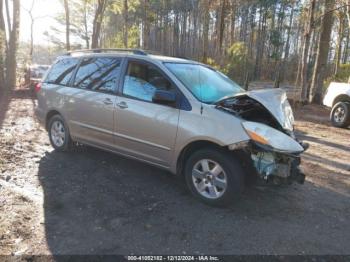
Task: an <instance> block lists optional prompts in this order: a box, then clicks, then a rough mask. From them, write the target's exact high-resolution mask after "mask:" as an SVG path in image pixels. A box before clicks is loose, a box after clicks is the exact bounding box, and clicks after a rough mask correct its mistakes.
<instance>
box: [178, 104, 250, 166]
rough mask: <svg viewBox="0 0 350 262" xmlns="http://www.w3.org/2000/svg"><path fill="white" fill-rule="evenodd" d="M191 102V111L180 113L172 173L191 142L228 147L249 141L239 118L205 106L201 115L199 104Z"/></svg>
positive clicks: (213, 107) (210, 106)
mask: <svg viewBox="0 0 350 262" xmlns="http://www.w3.org/2000/svg"><path fill="white" fill-rule="evenodd" d="M191 102H192V103H191V104H192V107H193V109H192V111H182V110H181V112H180V118H179V126H178V134H177V139H176V147H175V152H174V154H175V156H174V161H173V163H172V168H173V171H174V170H175V169H176V163H177V159H178V157H179V155H180V153H181V151H182V150H183V149H184V148H185V147H186V146H187V145H189V144H190V143H192V142H195V141H208V142H212V143H215V144H217V145H219V146H228V145H230V144H235V143H239V142H242V141H247V140H249V137H248V135H247V133H246V132H245V131H244V129H243V127H242V124H241V120H240V119H239V118H237V117H235V116H233V115H231V114H229V113H227V112H224V111H221V110H219V109H216V108H215V106H212V105H207V104H203V113H201V106H200V103H196V105H194V103H193V101H191Z"/></svg>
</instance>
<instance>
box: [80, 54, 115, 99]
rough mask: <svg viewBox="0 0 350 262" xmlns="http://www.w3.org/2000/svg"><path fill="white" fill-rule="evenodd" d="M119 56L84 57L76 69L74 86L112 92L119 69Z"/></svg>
mask: <svg viewBox="0 0 350 262" xmlns="http://www.w3.org/2000/svg"><path fill="white" fill-rule="evenodd" d="M120 62H121V60H120V59H119V58H103V57H101V58H86V59H84V60H83V61H82V62H81V64H80V66H79V69H78V72H77V75H76V77H75V80H74V86H75V87H79V88H84V89H89V90H95V91H104V92H113V91H114V90H115V89H116V87H117V80H118V76H119V70H120Z"/></svg>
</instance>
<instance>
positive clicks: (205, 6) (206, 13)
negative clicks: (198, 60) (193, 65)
mask: <svg viewBox="0 0 350 262" xmlns="http://www.w3.org/2000/svg"><path fill="white" fill-rule="evenodd" d="M202 1H203V9H204V25H203V55H202V61H203V63H207V60H208V44H209V20H210V16H209V0H202Z"/></svg>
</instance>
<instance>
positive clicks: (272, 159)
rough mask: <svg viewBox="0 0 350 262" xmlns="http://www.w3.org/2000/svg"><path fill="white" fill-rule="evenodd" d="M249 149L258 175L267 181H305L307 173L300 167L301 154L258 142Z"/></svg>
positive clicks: (304, 146) (275, 182)
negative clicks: (269, 146) (268, 147)
mask: <svg viewBox="0 0 350 262" xmlns="http://www.w3.org/2000/svg"><path fill="white" fill-rule="evenodd" d="M300 144H301V145H302V146H303V148H304V149H306V148H307V146H308V145H306V144H302V143H300ZM248 151H249V154H250V157H251V160H252V164H253V166H254V168H255V170H256V171H257V175H258V177H259V178H261V179H262V180H263V181H265V182H266V183H273V184H291V183H293V182H297V183H299V184H303V183H304V181H305V174H304V173H303V172H302V170H301V168H300V163H301V157H300V154H290V153H285V152H276V151H274V150H272V149H267V148H264V147H260V146H259V145H256V144H251V146H250V147H249V149H248Z"/></svg>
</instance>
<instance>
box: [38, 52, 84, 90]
mask: <svg viewBox="0 0 350 262" xmlns="http://www.w3.org/2000/svg"><path fill="white" fill-rule="evenodd" d="M78 62H79V59H77V58H64V59H61V60H59V61H57V62H56V64H54V65H53V66H52V69H51V70H50V72H49V73H48V75H47V77H46V78H45V81H44V82H45V83H49V84H56V85H68V82H69V80H70V79H71V77H72V75H73V72H74V69H75V67H76V66H77V64H78Z"/></svg>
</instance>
